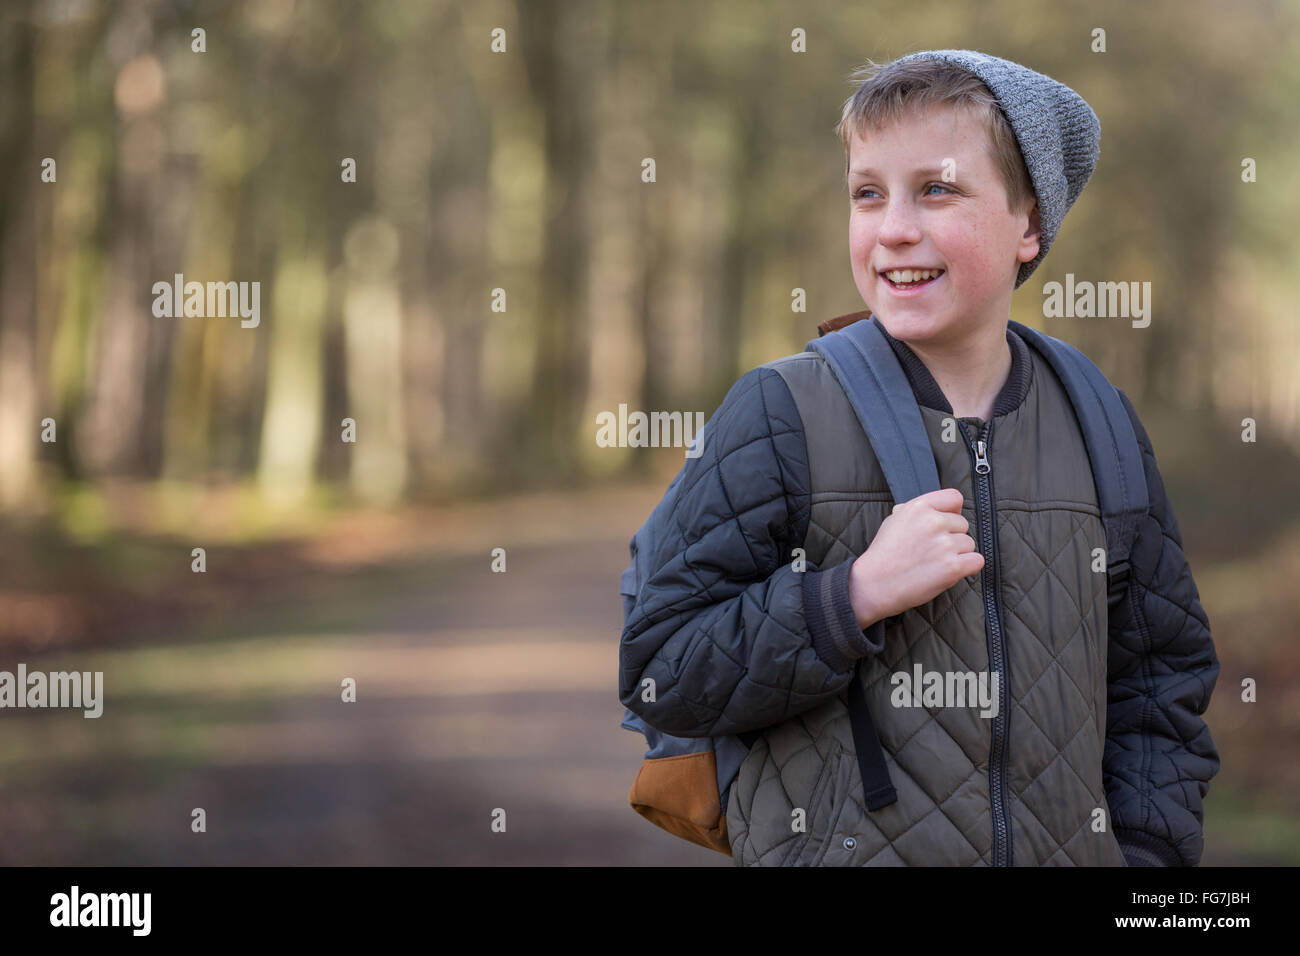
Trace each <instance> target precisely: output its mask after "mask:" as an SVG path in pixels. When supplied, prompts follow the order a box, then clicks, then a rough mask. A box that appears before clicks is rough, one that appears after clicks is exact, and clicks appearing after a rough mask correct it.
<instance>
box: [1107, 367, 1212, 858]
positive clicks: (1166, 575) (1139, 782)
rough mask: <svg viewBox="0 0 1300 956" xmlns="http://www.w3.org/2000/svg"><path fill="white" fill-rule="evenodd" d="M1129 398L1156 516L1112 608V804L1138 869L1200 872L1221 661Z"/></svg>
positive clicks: (1145, 527) (1117, 828)
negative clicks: (1211, 711)
mask: <svg viewBox="0 0 1300 956" xmlns="http://www.w3.org/2000/svg"><path fill="white" fill-rule="evenodd" d="M1120 396H1121V399H1122V400H1123V402H1124V406H1125V408H1126V409H1127V410H1128V413H1129V416H1130V417H1131V418H1132V420H1133V427H1134V429H1135V430H1136V432H1137V436H1138V444H1139V445H1140V446H1141V449H1142V461H1143V467H1144V470H1145V472H1146V481H1147V491H1148V496H1149V498H1150V507H1149V510H1148V513H1147V517H1146V520H1145V521H1143V522H1141V523H1140V524H1139V526H1138V530H1137V538H1136V540H1135V542H1134V545H1133V554H1132V557H1131V558H1130V562H1129V564H1130V575H1131V577H1132V579H1133V586H1132V587H1130V589H1129V590H1128V592H1127V593H1126V594H1125V596H1124V599H1123V600H1122V601H1120V602H1118V603H1117V604H1112V605H1111V607H1110V619H1111V620H1110V644H1109V663H1108V666H1107V678H1108V681H1109V687H1108V693H1107V708H1106V718H1107V727H1106V749H1105V755H1104V758H1103V772H1104V778H1105V787H1106V797H1107V801H1108V803H1109V804H1110V811H1111V819H1112V822H1113V826H1114V832H1115V836H1116V838H1117V839H1118V841H1119V844H1120V848H1121V849H1122V850H1123V852H1124V856H1125V859H1126V860H1127V861H1128V863H1129V864H1130V865H1132V866H1195V865H1197V864H1198V863H1199V862H1200V859H1201V851H1202V849H1203V846H1204V834H1203V830H1202V809H1201V801H1202V800H1203V799H1204V797H1205V794H1206V792H1207V791H1208V790H1209V786H1210V778H1211V777H1213V776H1214V775H1215V774H1216V773H1217V772H1218V770H1219V755H1218V752H1217V751H1216V749H1215V746H1214V741H1213V740H1211V739H1210V731H1209V728H1208V727H1207V726H1206V724H1205V721H1204V720H1202V719H1201V715H1202V714H1204V713H1205V709H1206V707H1207V706H1208V705H1209V702H1210V693H1211V692H1212V691H1213V689H1214V683H1215V681H1216V680H1217V678H1218V675H1219V661H1218V658H1217V656H1216V655H1215V652H1214V642H1213V640H1212V639H1211V637H1210V624H1209V619H1208V618H1207V617H1206V614H1205V610H1204V608H1202V607H1201V603H1200V595H1199V594H1198V593H1197V590H1196V583H1195V582H1194V581H1193V580H1192V571H1191V568H1190V567H1189V566H1188V563H1187V558H1186V557H1185V556H1184V555H1183V545H1182V536H1181V535H1180V534H1179V531H1178V522H1177V521H1176V520H1175V518H1174V512H1173V508H1172V506H1171V505H1170V503H1169V499H1168V496H1167V495H1166V493H1165V487H1164V482H1163V481H1162V480H1161V477H1160V470H1159V468H1158V467H1157V466H1156V457H1155V451H1154V450H1153V448H1152V447H1151V440H1150V438H1149V437H1148V436H1147V433H1146V430H1145V429H1144V428H1143V427H1142V423H1141V422H1140V421H1139V420H1138V417H1137V413H1136V412H1135V411H1134V410H1133V406H1132V404H1131V403H1130V402H1129V400H1128V397H1127V396H1125V395H1124V394H1123V393H1122V392H1121V393H1120Z"/></svg>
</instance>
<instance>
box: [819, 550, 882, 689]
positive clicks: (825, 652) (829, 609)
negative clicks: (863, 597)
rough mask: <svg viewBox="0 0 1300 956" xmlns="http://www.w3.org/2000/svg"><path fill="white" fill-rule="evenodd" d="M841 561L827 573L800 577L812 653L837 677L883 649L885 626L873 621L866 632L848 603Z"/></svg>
mask: <svg viewBox="0 0 1300 956" xmlns="http://www.w3.org/2000/svg"><path fill="white" fill-rule="evenodd" d="M852 566H853V562H852V561H851V560H850V561H844V562H842V563H840V564H837V565H835V567H833V568H829V569H828V570H826V571H805V572H804V573H803V582H802V586H803V609H804V617H805V618H806V619H807V621H808V630H809V633H811V634H812V645H813V650H814V651H816V652H817V656H818V657H820V658H821V659H822V660H824V661H825V662H826V664H827V666H828V667H830V668H831V669H832V670H833V671H835V672H836V673H839V672H841V671H846V670H848V669H849V668H850V667H852V666H853V663H854V661H857V660H858V659H859V658H862V657H866V656H867V655H868V654H879V653H880V652H881V651H882V650H884V649H885V622H884V621H883V620H880V621H876V622H875V623H874V624H872V625H871V626H870V627H869V628H867V629H866V630H865V631H864V630H862V628H860V627H858V617H857V615H856V614H854V613H853V604H852V603H851V602H850V601H849V569H850V568H851V567H852Z"/></svg>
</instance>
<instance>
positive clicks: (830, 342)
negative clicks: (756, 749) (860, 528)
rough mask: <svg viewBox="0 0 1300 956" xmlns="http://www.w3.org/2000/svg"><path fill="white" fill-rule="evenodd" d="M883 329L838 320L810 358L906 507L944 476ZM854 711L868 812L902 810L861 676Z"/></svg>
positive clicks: (826, 327)
mask: <svg viewBox="0 0 1300 956" xmlns="http://www.w3.org/2000/svg"><path fill="white" fill-rule="evenodd" d="M845 320H847V321H845ZM879 323H880V320H879V319H877V318H875V317H874V316H871V317H870V319H869V320H864V317H862V316H857V317H855V316H853V315H849V316H840V317H839V318H838V319H832V320H831V321H830V322H827V323H823V324H822V326H820V327H819V329H820V332H821V336H820V338H817V339H814V340H813V341H811V342H809V343H808V349H807V351H810V352H818V353H820V354H821V355H823V356H824V357H825V358H826V362H827V364H828V365H829V366H830V367H831V371H832V372H833V373H834V374H835V378H836V379H837V380H838V381H839V383H840V387H841V388H843V389H844V393H845V394H846V395H847V396H848V399H849V402H850V403H851V404H852V406H853V411H854V412H855V413H856V414H857V416H858V421H859V422H861V423H862V429H863V431H865V432H866V433H867V439H868V440H869V441H870V442H871V448H872V451H873V452H875V455H876V459H877V460H878V461H879V462H880V467H881V469H882V470H883V471H884V473H885V480H886V481H888V482H889V491H890V494H891V495H893V498H894V502H895V503H896V504H900V503H902V502H904V501H910V500H911V499H913V498H915V497H917V496H918V495H923V494H926V493H927V492H930V491H937V490H938V488H939V470H938V467H937V466H936V465H935V462H934V452H933V451H932V450H931V448H930V438H929V436H928V434H927V433H926V430H925V422H924V421H922V419H921V410H920V408H919V407H918V406H917V404H916V396H915V395H914V394H913V393H912V386H911V385H910V384H909V383H908V381H907V376H906V375H905V374H904V373H903V368H902V366H901V365H899V364H898V358H897V356H895V355H894V350H893V349H891V348H890V347H889V343H888V342H887V341H886V340H885V336H884V333H883V332H882V331H881V329H880V325H879ZM848 710H849V723H850V726H851V727H852V728H853V744H854V749H855V750H856V751H857V757H858V772H859V773H861V775H862V788H863V794H864V796H865V798H866V801H867V809H869V810H879V809H881V808H882V807H887V806H889V805H890V804H892V803H896V802H897V801H898V793H897V791H895V790H894V787H893V784H892V782H891V780H890V779H889V768H888V766H887V765H886V763H885V755H884V750H883V748H882V747H881V746H880V735H879V734H878V733H877V732H876V728H875V724H874V723H872V719H871V710H870V708H869V707H868V706H867V701H866V697H865V695H864V694H863V691H862V681H861V678H860V676H859V675H858V673H857V669H856V668H855V670H854V675H853V680H852V681H851V682H850V684H849V694H848Z"/></svg>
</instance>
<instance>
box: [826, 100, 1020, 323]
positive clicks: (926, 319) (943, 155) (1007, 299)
mask: <svg viewBox="0 0 1300 956" xmlns="http://www.w3.org/2000/svg"><path fill="white" fill-rule="evenodd" d="M946 160H951V161H952V162H951V163H950V164H949V168H950V169H951V175H950V176H949V177H948V178H949V180H950V181H948V182H945V181H944V178H945V177H944V166H945V161H946ZM848 177H849V179H848V187H849V203H850V205H849V209H850V213H849V254H850V256H851V258H852V262H853V279H854V281H855V282H856V283H857V287H858V291H859V292H860V293H861V294H862V301H863V302H864V303H865V304H866V305H867V307H868V308H870V309H871V311H872V312H873V313H875V314H876V315H878V316H879V317H880V320H881V322H882V323H884V325H885V328H886V329H888V330H889V334H890V335H892V336H894V337H895V338H897V339H900V340H903V341H907V342H919V343H926V344H929V345H932V346H940V347H947V348H960V347H962V345H963V344H964V343H966V342H969V341H970V340H971V338H972V337H973V336H976V335H978V334H980V333H981V332H985V331H986V330H988V329H991V328H994V327H998V328H1002V327H1005V323H1006V320H1007V319H1008V318H1009V316H1010V313H1011V293H1012V292H1013V291H1014V290H1015V282H1016V272H1017V269H1018V268H1019V263H1021V262H1029V261H1030V260H1032V259H1033V258H1034V257H1035V256H1036V255H1038V234H1039V233H1038V230H1039V222H1038V211H1037V206H1036V204H1035V203H1033V202H1032V201H1031V202H1030V203H1029V205H1028V207H1027V208H1025V209H1021V210H1019V211H1017V212H1014V213H1013V212H1009V211H1008V210H1007V192H1006V187H1005V186H1003V184H1002V177H1001V175H1000V174H999V173H998V170H997V168H996V166H995V165H994V160H993V155H992V146H991V144H990V142H989V136H988V133H987V131H986V130H985V129H984V126H983V124H982V123H981V122H980V120H979V119H978V118H977V116H976V115H975V114H973V113H972V112H971V111H970V110H967V109H955V108H952V107H932V108H930V109H929V110H928V111H926V112H918V113H910V114H908V115H905V116H904V117H903V118H902V119H901V120H899V121H898V122H897V123H893V124H891V125H889V126H887V127H885V128H884V129H881V130H876V131H869V132H868V133H867V138H866V139H865V140H864V139H863V138H861V137H860V136H859V135H858V134H855V135H854V137H853V140H852V143H851V146H850V153H849V173H848ZM896 268H897V269H906V268H912V269H941V270H943V272H942V274H941V275H940V276H939V277H938V278H937V279H933V280H930V281H928V282H924V283H923V284H918V285H916V286H915V287H913V288H911V289H900V288H898V287H897V286H895V285H894V284H892V283H891V282H890V281H889V279H887V278H886V277H885V275H883V274H882V273H883V272H884V271H888V270H893V269H896ZM914 278H915V277H914Z"/></svg>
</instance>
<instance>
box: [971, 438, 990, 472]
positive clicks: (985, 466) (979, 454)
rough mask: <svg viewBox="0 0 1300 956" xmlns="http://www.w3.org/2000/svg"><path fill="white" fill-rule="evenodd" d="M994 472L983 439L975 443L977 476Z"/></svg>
mask: <svg viewBox="0 0 1300 956" xmlns="http://www.w3.org/2000/svg"><path fill="white" fill-rule="evenodd" d="M992 470H993V466H992V465H990V464H989V459H988V455H987V454H985V447H984V439H982V438H981V439H980V440H979V441H977V442H976V443H975V474H977V475H987V474H988V473H989V472H990V471H992Z"/></svg>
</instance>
